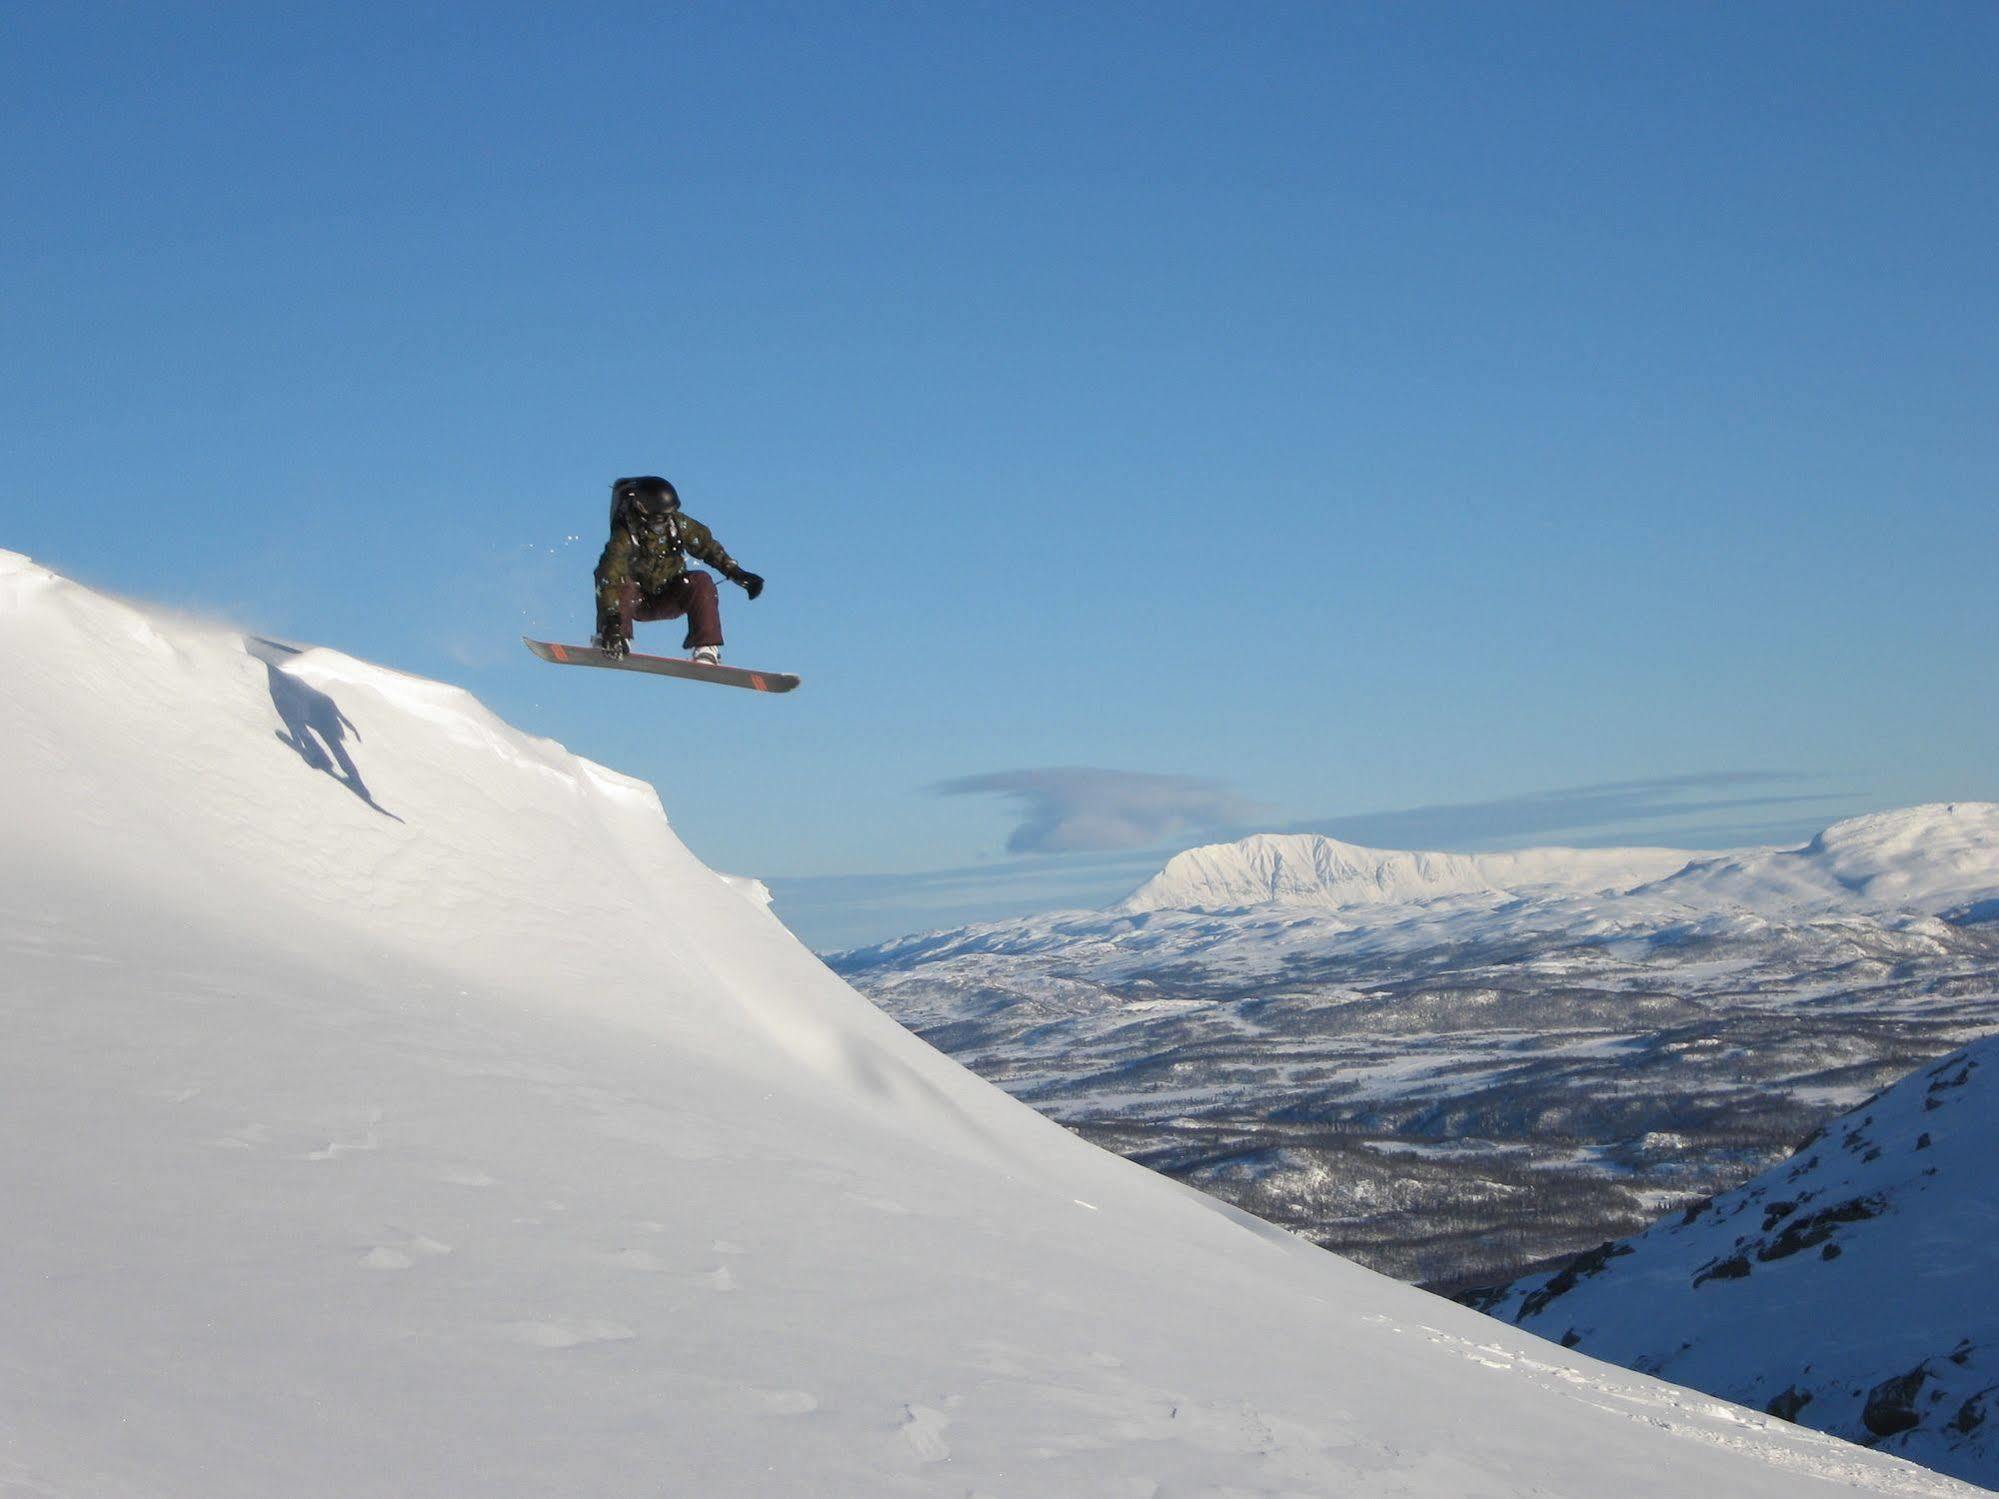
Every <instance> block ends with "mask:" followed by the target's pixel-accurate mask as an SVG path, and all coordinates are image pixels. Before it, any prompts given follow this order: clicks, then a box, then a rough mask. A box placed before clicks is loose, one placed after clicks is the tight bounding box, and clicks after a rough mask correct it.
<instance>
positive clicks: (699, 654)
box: [688, 645, 722, 666]
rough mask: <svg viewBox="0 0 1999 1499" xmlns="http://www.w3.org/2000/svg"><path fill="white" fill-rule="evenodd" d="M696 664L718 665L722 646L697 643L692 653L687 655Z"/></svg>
mask: <svg viewBox="0 0 1999 1499" xmlns="http://www.w3.org/2000/svg"><path fill="white" fill-rule="evenodd" d="M688 660H690V661H692V662H693V663H694V664H695V665H696V666H720V665H721V664H722V648H721V647H720V646H719V645H697V646H696V647H694V654H693V655H692V656H690V657H688Z"/></svg>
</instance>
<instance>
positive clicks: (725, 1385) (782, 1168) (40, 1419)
mask: <svg viewBox="0 0 1999 1499" xmlns="http://www.w3.org/2000/svg"><path fill="white" fill-rule="evenodd" d="M524 669H531V668H524ZM625 685H626V684H623V683H614V684H610V686H609V689H608V690H607V693H606V701H607V711H625V712H628V711H633V710H634V702H635V698H634V696H633V695H631V694H625V695H622V696H619V697H618V700H617V704H616V705H615V706H612V705H611V699H612V697H613V696H614V694H616V692H617V690H618V689H619V688H622V687H623V686H625ZM638 711H651V710H650V708H649V707H646V706H640V707H639V708H638ZM662 711H664V710H663V709H662ZM0 838H3V839H4V844H0V846H4V850H5V862H4V872H3V873H0V954H4V960H0V961H3V962H4V966H3V967H0V1013H4V1015H5V1018H6V1030H5V1034H6V1037H7V1041H8V1045H7V1046H6V1047H5V1048H4V1051H0V1202H4V1203H5V1204H6V1207H7V1246H8V1254H7V1269H6V1281H5V1287H6V1301H5V1318H4V1323H3V1324H0V1326H4V1332H0V1338H3V1339H4V1341H3V1342H0V1350H4V1353H0V1491H5V1492H10V1493H11V1492H19V1493H22V1494H34V1495H38V1496H63V1499H85V1496H88V1499H124V1496H142V1495H143V1496H149V1499H158V1496H175V1499H178V1496H187V1499H196V1496H199V1499H237V1496H241V1499H252V1496H254V1499H269V1496H271V1495H284V1496H286V1499H317V1496H322V1495H324V1496H335V1495H337V1496H341V1499H354V1496H384V1499H387V1496H410V1495H422V1496H426V1499H429V1496H442V1495H458V1494H463V1495H468V1496H470V1495H479V1496H494V1495H501V1496H504V1495H537V1496H540V1495H549V1494H583V1495H591V1496H621V1495H633V1496H637V1495H659V1494H690V1495H693V1494H698V1495H702V1496H704V1499H705V1496H731V1495H746V1496H747V1495H757V1496H769V1495H857V1496H858V1495H870V1496H872V1495H886V1494H936V1495H953V1496H959V1495H967V1494H983V1495H991V1496H1002V1495H1023V1496H1026V1495H1035V1496H1043V1495H1078V1496H1081V1495H1090V1496H1098V1495H1166V1494H1174V1495H1181V1494H1214V1495H1220V1494H1251V1493H1254V1494H1293V1495H1304V1494H1311V1495H1321V1494H1328V1493H1366V1494H1408V1495H1417V1496H1446V1495H1466V1496H1470V1495H1480V1496H1512V1495H1527V1494H1541V1495H1549V1494H1553V1495H1574V1496H1579V1499H1580V1496H1591V1499H1594V1496H1600V1495H1605V1494H1620V1495H1669V1494H1670V1495H1680V1494H1683V1493H1684V1492H1686V1491H1687V1490H1688V1489H1690V1488H1692V1489H1695V1490H1697V1491H1700V1492H1706V1493H1714V1494H1728V1495H1731V1496H1744V1499H1754V1496H1762V1495H1804V1494H1815V1493H1831V1492H1833V1491H1836V1490H1839V1491H1845V1490H1850V1489H1851V1488H1854V1487H1858V1488H1860V1489H1862V1490H1865V1491H1868V1492H1883V1493H1911V1494H1944V1493H1951V1492H1959V1491H1960V1490H1958V1489H1957V1488H1955V1486H1953V1485H1951V1484H1950V1483H1948V1482H1947V1481H1945V1480H1942V1479H1939V1478H1936V1477H1934V1476H1933V1475H1930V1474H1927V1473H1924V1472H1921V1471H1920V1470H1917V1469H1914V1468H1911V1467H1908V1466H1906V1465H1902V1464H1898V1463H1895V1462H1893V1461H1891V1460H1889V1459H1885V1458H1882V1457H1879V1456H1877V1455H1874V1454H1869V1453H1865V1452H1862V1451H1860V1450H1859V1449H1857V1448H1853V1447H1850V1446H1848V1445H1845V1444H1841V1443H1837V1442H1834V1441H1832V1440H1831V1439H1828V1438H1824V1437H1820V1436H1817V1435H1814V1434H1811V1433H1804V1432H1800V1431H1797V1430H1795V1429H1793V1428H1790V1427H1787V1426H1784V1425H1783V1424H1782V1423H1778V1422H1775V1421H1773V1420H1772V1419H1771V1418H1768V1417H1765V1416H1761V1415H1757V1414H1754V1413H1751V1412H1747V1411H1743V1410H1740V1409H1738V1408H1735V1407H1730V1406H1726V1405H1723V1404H1720V1403H1718V1402H1716V1401H1714V1400H1712V1399H1710V1398H1708V1397H1704V1396H1695V1395H1692V1394H1689V1393H1688V1392H1685V1391H1682V1390H1677V1389H1675V1388H1673V1387H1670V1386H1667V1385H1663V1384H1659V1383H1657V1382H1655V1381H1652V1380H1649V1379H1646V1378H1643V1377H1641V1376H1635V1375H1631V1374H1628V1373H1626V1372H1625V1371H1622V1370H1616V1369H1611V1368H1608V1367H1606V1366H1602V1365H1598V1364H1595V1363H1593V1362H1591V1361H1589V1360H1587V1359H1578V1358H1575V1357H1572V1356H1568V1355H1564V1354H1562V1353H1561V1352H1560V1351H1559V1350H1557V1349H1555V1348H1553V1347H1551V1346H1550V1345H1547V1344H1545V1343H1542V1342H1540V1341H1538V1340H1536V1339H1533V1338H1531V1337H1529V1336H1528V1335H1526V1334H1524V1333H1519V1332H1516V1331H1513V1330H1511V1329H1507V1328H1501V1327H1498V1326H1496V1325H1495V1324H1493V1323H1491V1322H1490V1321H1488V1320H1486V1319H1484V1318H1482V1317H1479V1316H1477V1315H1476V1314H1474V1313H1472V1312H1469V1311H1466V1310H1464V1309H1462V1308H1457V1307H1454V1306H1451V1305H1449V1304H1447V1303H1443V1302H1440V1301H1438V1300H1436V1299H1434V1298H1431V1297H1428V1296H1426V1295H1424V1294H1423V1293H1421V1292H1418V1291H1414V1290H1411V1289H1409V1288H1406V1287H1403V1286H1401V1285H1398V1284H1396V1283H1394V1282H1391V1281H1388V1280H1385V1279H1383V1278H1380V1277H1377V1276H1375V1275H1372V1274H1370V1273H1368V1272H1365V1271H1362V1270H1360V1269H1358V1268H1357V1267H1354V1266H1352V1265H1350V1264H1347V1263H1344V1262H1342V1261H1339V1260H1337V1259H1335V1258H1333V1257H1331V1256H1329V1255H1326V1254H1323V1253H1321V1252H1319V1251H1317V1250H1315V1249H1312V1248H1310V1247H1309V1246H1306V1245H1304V1244H1302V1243H1301V1242H1299V1241H1297V1240H1294V1239H1291V1238H1289V1237H1288V1236H1285V1235H1282V1234H1280V1233H1277V1232H1276V1231H1275V1230H1272V1229H1270V1228H1269V1227H1268V1226H1267V1225H1263V1224H1260V1223H1258V1222H1257V1221H1256V1220H1253V1219H1249V1218H1247V1217H1246V1216H1244V1215H1242V1214H1239V1213H1235V1212H1233V1211H1230V1210H1227V1209H1225V1208H1222V1207H1221V1206H1220V1205H1219V1204H1216V1203H1214V1202H1212V1201H1210V1200H1208V1199H1204V1198H1200V1197H1198V1196H1196V1195H1195V1194H1192V1193H1189V1192H1186V1191H1184V1190H1182V1189H1179V1188H1176V1187H1174V1186H1173V1185H1171V1184H1170V1183H1168V1182H1166V1181H1164V1180H1162V1179H1160V1178H1158V1177H1155V1176H1153V1175H1151V1174H1150V1173H1147V1172H1145V1171H1143V1170H1141V1169H1140V1168H1137V1167H1135V1166H1131V1165H1128V1164H1127V1163H1125V1162H1122V1161H1120V1160H1118V1159H1116V1158H1115V1157H1112V1156H1109V1155H1107V1154H1105V1153H1103V1152H1100V1151H1097V1150H1095V1149H1094V1148H1092V1147H1089V1146H1087V1145H1085V1144H1083V1143H1082V1142H1080V1141H1078V1140H1076V1139H1075V1138H1073V1137H1072V1136H1070V1135H1068V1134H1067V1133H1065V1132H1064V1131H1062V1130H1060V1129H1058V1128H1056V1127H1055V1126H1053V1125H1051V1124H1048V1123H1046V1122H1045V1121H1043V1120H1041V1119H1040V1118H1038V1117H1037V1116H1036V1115H1034V1114H1033V1113H1032V1112H1031V1111H1029V1110H1028V1109H1026V1108H1025V1107H1023V1106H1021V1105H1018V1104H1015V1103H1013V1102H1012V1101H1010V1100H1009V1099H1007V1098H1006V1097H1005V1096H1004V1095H1003V1094H1001V1093H1000V1092H998V1091H997V1090H996V1089H993V1088H991V1087H988V1086H987V1085H985V1084H983V1083H981V1082H979V1081H977V1080H976V1079H974V1078H973V1077H972V1076H971V1075H970V1074H968V1073H966V1072H964V1071H963V1070H962V1069H960V1068H959V1067H957V1066H956V1065H955V1064H952V1063H950V1062H948V1061H946V1060H945V1059H943V1058H942V1057H940V1056H939V1055H938V1054H937V1053H935V1052H933V1051H931V1050H930V1049H929V1048H928V1047H926V1046H924V1045H922V1044H921V1043H920V1042H918V1041H916V1040H915V1039H914V1038H913V1037H911V1036H910V1035H909V1034H908V1033H907V1032H905V1031H903V1030H901V1029H900V1028H899V1027H897V1026H896V1025H894V1024H893V1023H892V1022H890V1021H889V1020H888V1019H886V1018H885V1017H884V1016H882V1015H881V1014H880V1013H879V1012H878V1011H876V1010H875V1009H874V1007H873V1006H872V1005H870V1004H869V1003H868V1002H867V1001H865V1000H864V999H862V998H861V997H860V996H858V995H857V994H855V993H854V992H853V991H852V990H850V989H848V988H847V987H846V986H845V985H844V984H843V983H841V982H840V981H839V980H838V979H836V978H835V977H834V976H833V975H832V974H831V973H830V972H829V971H828V970H826V969H825V968H824V967H823V966H822V965H821V964H820V963H819V962H818V961H817V960H816V959H814V958H813V957H812V956H811V955H810V954H809V953H807V952H806V951H805V950H804V949H803V948H802V947H801V946H799V944H797V943H796V942H795V941H794V940H793V939H792V938H791V937H790V935H789V934H788V933H787V932H786V931H785V930H784V929H783V927H782V926H781V925H779V924H778V922H777V921H776V920H775V919H774V918H773V917H772V916H771V915H770V914H769V913H768V912H767V911H766V910H765V909H763V907H762V905H761V903H760V902H759V901H758V900H757V899H756V892H755V891H754V889H752V888H750V887H749V886H748V885H747V884H746V883H745V882H730V881H727V880H724V879H723V878H721V877H718V876H716V875H714V874H712V873H711V872H709V871H708V870H707V869H705V868H704V867H703V866H702V865H701V864H700V863H699V862H698V861H697V860H696V859H695V858H694V857H693V856H692V855H691V854H690V853H689V852H688V851H687V849H686V848H685V847H684V846H683V845H682V844H681V843H680V842H679V841H678V839H676V838H675V836H674V835H673V833H672V831H671V829H670V828H669V826H668V824H667V821H666V819H665V817H664V815H663V813H662V811H661V808H660V806H659V803H658V801H657V798H656V797H655V796H654V794H653V792H652V791H651V790H650V789H649V788H648V787H646V786H644V785H642V784H640V783H638V782H635V781H632V780H630V779H628V778H626V777H623V776H620V775H617V774H615V773H613V772H611V771H608V770H605V769H603V768H601V767H599V766H595V765H591V764H589V763H588V762H585V761H582V760H579V759H577V758H575V757H573V756H571V755H569V754H567V753H566V752H565V751H563V750H562V749H561V748H560V746H558V745H555V744H553V743H550V742H548V741H546V740H540V739H536V738H533V737H531V736H528V735H525V734H522V733H519V732H518V731H515V730H513V729H511V728H509V727H508V726H507V725H506V724H504V723H502V722H500V721H499V720H498V719H496V718H495V717H494V716H493V715H492V714H490V713H488V712H487V711H486V710H485V709H484V708H482V707H481V706H480V705H479V704H478V703H477V702H475V701H473V700H472V699H471V698H470V697H468V696H467V695H466V694H464V693H463V692H461V691H459V690H457V689H455V688H451V687H447V686H443V685H441V684H438V683H434V682H427V681H422V680H420V679H417V678H413V677H409V676H406V675H403V674H400V673H397V672H393V671H389V670H385V669H383V668H380V667H375V666H370V665H368V664H366V663H363V662H360V661H356V660H353V659H352V658H349V657H347V656H343V655H341V654H339V653H338V652H334V651H328V650H306V651H301V652H293V651H291V650H289V649H288V648H286V647H283V646H278V645H274V644H271V643H268V642H261V641H258V640H255V639H246V638H244V637H242V636H240V635H237V634H234V633H232V632H229V631H226V630H222V629H219V628H211V627H204V626H199V625H194V624H189V623H185V622H178V621H171V620H168V619H165V618H162V617H159V616H156V615H151V614H148V613H146V612H144V611H141V610H138V609H134V608H131V607H129V606H126V605H123V604H119V603H116V602H113V601H110V600H107V599H105V598H102V597H100V596H97V595H95V594H92V593H90V592H89V591H87V590H85V589H82V588H79V587H77V586H75V585H74V584H71V583H69V582H67V581H65V580H62V579H60V578H58V577H56V576H54V575H52V574H50V573H48V572H47V571H45V570H43V569H41V568H39V567H36V566H35V565H34V564H32V563H30V562H28V561H27V560H26V559H25V558H21V557H18V556H15V555H13V554H11V553H0Z"/></svg>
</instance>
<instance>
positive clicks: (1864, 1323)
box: [1467, 1039, 1999, 1488]
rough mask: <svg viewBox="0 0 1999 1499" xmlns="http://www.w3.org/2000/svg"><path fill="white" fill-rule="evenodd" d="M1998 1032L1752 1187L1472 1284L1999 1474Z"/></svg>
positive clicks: (1585, 1344)
mask: <svg viewBox="0 0 1999 1499" xmlns="http://www.w3.org/2000/svg"><path fill="white" fill-rule="evenodd" d="M1995 1161H1999V1039H1994V1040H1988V1041H1982V1042H1979V1043H1977V1044H1975V1045H1973V1046H1971V1047H1969V1048H1967V1049H1965V1050H1964V1051H1960V1052H1955V1053H1953V1054H1952V1055H1950V1056H1948V1057H1946V1058H1944V1059H1943V1060H1942V1061H1940V1062H1938V1063H1936V1064H1934V1065H1932V1066H1929V1067H1925V1068H1923V1069H1921V1070H1920V1071H1918V1072H1916V1073H1914V1074H1913V1075H1911V1076H1910V1077H1908V1078H1905V1079H1904V1080H1903V1081H1901V1082H1899V1083H1897V1084H1895V1085H1894V1086H1893V1087H1892V1088H1889V1089H1888V1090H1887V1091H1886V1092H1884V1093H1882V1094H1881V1095H1880V1096H1878V1097H1876V1098H1873V1099H1870V1100H1869V1101H1867V1102H1866V1103H1864V1104H1862V1105H1860V1106H1859V1107H1858V1108H1856V1109H1854V1110H1853V1111H1852V1112H1850V1113H1848V1114H1845V1115H1843V1116H1841V1117H1840V1118H1839V1119H1837V1120H1836V1121H1834V1122H1833V1123H1832V1124H1830V1125H1829V1126H1828V1127H1827V1128H1826V1129H1824V1130H1822V1131H1821V1132H1819V1133H1818V1134H1817V1135H1815V1136H1814V1137H1813V1138H1812V1139H1810V1140H1808V1141H1806V1142H1805V1144H1804V1145H1803V1146H1801V1147H1800V1148H1799V1150H1798V1153H1797V1154H1796V1156H1794V1157H1793V1158H1792V1159H1791V1160H1789V1161H1786V1162H1784V1163H1783V1164H1782V1165H1779V1166H1777V1167H1774V1168H1773V1169H1771V1170H1769V1171H1767V1172H1765V1173H1764V1174H1763V1175H1761V1176H1759V1177H1757V1178H1756V1179H1755V1180H1754V1181H1753V1182H1750V1183H1749V1184H1748V1185H1747V1186H1744V1187H1741V1188H1739V1189H1737V1190H1735V1191H1733V1192H1728V1193H1725V1194H1724V1195H1722V1196H1720V1197H1717V1198H1715V1199H1714V1200H1712V1201H1711V1202H1706V1203H1697V1204H1695V1205H1694V1206H1692V1207H1690V1208H1688V1209H1687V1210H1686V1211H1685V1212H1683V1213H1679V1214H1675V1215H1674V1216H1673V1217H1672V1218H1670V1219H1668V1220H1666V1221H1664V1222H1662V1223H1660V1224H1658V1225H1657V1226H1655V1227H1653V1228H1651V1229H1649V1230H1648V1231H1646V1232H1645V1233H1642V1234H1640V1235H1638V1236H1637V1237H1635V1238H1630V1239H1624V1240H1621V1241H1618V1242H1616V1243H1608V1244H1605V1245H1603V1246H1602V1247H1600V1248H1598V1249H1596V1250H1594V1251H1592V1252H1590V1253H1588V1254H1586V1255H1584V1256H1582V1257H1580V1258H1579V1259H1577V1260H1576V1261H1575V1262H1573V1263H1572V1264H1570V1265H1568V1266H1566V1267H1564V1268H1563V1269H1562V1270H1561V1272H1560V1273H1558V1274H1556V1275H1553V1276H1546V1275H1540V1276H1534V1277H1530V1278H1529V1279H1526V1280H1522V1281H1520V1282H1518V1283H1517V1284H1515V1285H1512V1286H1508V1287H1505V1288H1503V1289H1501V1290H1498V1291H1495V1292H1488V1293H1482V1294H1477V1295H1475V1296H1472V1297H1468V1298H1467V1299H1468V1300H1470V1301H1472V1303H1473V1304H1474V1305H1478V1306H1482V1307H1484V1308H1486V1309H1487V1310H1489V1311H1490V1312H1491V1313H1492V1315H1493V1316H1495V1317H1499V1318H1501V1319H1503V1320H1505V1321H1507V1322H1511V1323H1514V1324H1516V1325H1518V1326H1521V1327H1527V1328H1531V1329H1533V1330H1534V1331H1536V1332H1539V1333H1541V1334H1543V1335H1544V1336H1546V1337H1550V1338H1554V1339H1557V1340H1559V1341H1561V1342H1562V1343H1564V1344H1565V1345H1568V1346H1571V1347H1575V1348H1579V1349H1581V1350H1583V1351H1584V1352H1587V1353H1593V1354H1595V1355H1597V1356H1598V1357H1599V1358H1607V1359H1612V1360H1615V1361H1616V1362H1618V1363H1620V1364H1626V1365H1629V1366H1630V1367H1632V1368H1636V1369H1643V1370H1645V1371H1646V1372H1648V1373H1654V1374H1659V1375H1662V1376H1664V1377H1665V1378H1668V1379H1674V1380H1680V1381H1683V1382H1685V1383H1687V1384H1690V1385H1693V1386H1695V1387H1697V1388H1699V1389H1703V1390H1707V1391H1709V1392H1711V1393H1713V1394H1717V1395H1721V1396H1723V1397H1725V1398H1727V1399H1730V1400H1737V1401H1741V1402H1742V1403H1743V1404H1745V1405H1754V1406H1757V1407H1760V1408H1762V1409H1765V1410H1768V1411H1771V1412H1774V1413H1776V1414H1779V1415H1784V1416H1787V1417H1789V1418H1791V1419H1792V1420H1795V1421H1799V1422H1802V1423H1803V1424H1805V1425H1807V1426H1813V1427H1816V1428H1818V1429H1819V1430H1822V1431H1830V1432H1835V1433H1837V1434H1838V1435H1840V1436H1844V1437H1848V1438H1850V1439H1852V1440H1854V1441H1857V1442H1866V1443H1869V1444H1873V1445H1878V1446H1880V1447H1882V1448H1883V1449H1885V1450H1887V1451H1891V1452H1897V1453H1900V1454H1901V1455H1903V1456H1905V1457H1911V1458H1914V1459H1916V1460H1917V1461H1918V1462H1922V1463H1926V1464H1928V1465H1929V1466H1931V1467H1935V1468H1940V1469H1942V1470H1943V1471H1945V1472H1947V1473H1955V1474H1956V1475H1958V1476H1959V1477H1961V1478H1968V1479H1970V1480H1972V1481H1973V1482H1975V1483H1981V1484H1984V1485H1986V1486H1987V1487H1990V1488H1999V1294H1995V1282H1999V1176H1995V1174H1994V1171H1993V1165H1994V1162H1995Z"/></svg>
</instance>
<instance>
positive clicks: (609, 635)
mask: <svg viewBox="0 0 1999 1499" xmlns="http://www.w3.org/2000/svg"><path fill="white" fill-rule="evenodd" d="M595 644H596V647H597V649H598V650H600V651H602V652H603V653H604V654H605V655H607V656H609V657H610V658H611V659H612V660H613V661H622V660H624V659H625V657H627V656H629V655H630V654H631V653H632V643H631V642H630V641H629V640H627V639H625V637H624V636H623V635H621V634H619V633H618V628H617V626H616V625H613V626H612V627H611V628H610V629H608V630H599V631H598V632H597V639H596V642H595Z"/></svg>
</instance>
